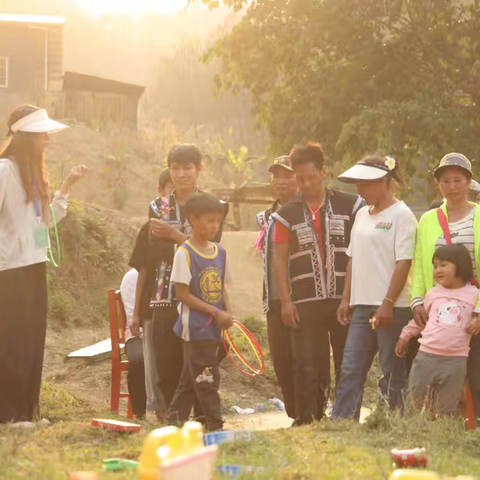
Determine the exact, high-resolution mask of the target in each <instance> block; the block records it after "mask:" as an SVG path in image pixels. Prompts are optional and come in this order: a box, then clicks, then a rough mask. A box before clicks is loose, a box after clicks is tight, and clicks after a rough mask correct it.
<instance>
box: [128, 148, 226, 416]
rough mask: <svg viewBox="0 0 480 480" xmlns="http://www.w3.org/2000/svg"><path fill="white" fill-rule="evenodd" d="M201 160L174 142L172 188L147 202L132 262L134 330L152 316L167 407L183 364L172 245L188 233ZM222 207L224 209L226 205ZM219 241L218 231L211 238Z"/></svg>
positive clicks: (170, 157) (194, 150)
mask: <svg viewBox="0 0 480 480" xmlns="http://www.w3.org/2000/svg"><path fill="white" fill-rule="evenodd" d="M201 161H202V156H201V153H200V151H199V150H198V148H197V147H195V146H194V145H187V144H184V145H177V146H175V147H173V148H172V149H171V150H170V152H169V154H168V167H169V171H170V176H171V179H172V183H173V185H174V187H175V189H174V190H173V192H172V193H171V194H170V195H169V196H168V197H163V198H160V197H159V198H157V199H156V200H154V201H153V202H151V203H150V210H149V217H150V220H149V222H147V223H146V224H145V225H143V227H142V228H141V230H140V233H139V235H138V237H137V242H136V245H135V248H134V251H133V254H132V257H131V260H130V265H131V266H132V267H133V268H136V269H137V270H138V271H139V279H138V283H137V296H136V305H135V312H134V316H133V330H132V332H133V333H134V335H136V334H137V331H138V329H139V328H140V326H141V322H142V321H143V320H144V319H147V318H152V319H153V343H154V346H155V355H156V365H157V374H158V384H159V387H160V391H161V393H162V396H163V399H164V401H165V405H166V406H167V408H168V406H169V405H170V403H171V401H172V399H173V396H174V394H175V390H176V389H177V386H178V382H179V379H180V375H181V372H182V367H183V351H182V344H181V340H180V339H179V338H178V337H177V336H176V335H175V334H174V332H173V327H174V325H175V322H176V320H177V318H178V312H177V305H176V301H175V296H174V292H173V285H172V284H171V282H170V276H171V272H172V266H173V259H174V255H175V248H176V245H181V244H182V243H184V242H185V241H186V240H187V239H188V238H189V236H190V234H191V226H190V224H189V222H188V220H187V219H186V217H185V213H184V206H185V204H186V202H187V201H188V199H189V198H190V197H191V196H192V195H193V194H194V193H195V192H197V191H198V186H197V181H198V177H199V175H200V171H201V167H202V163H201ZM224 209H225V212H227V207H226V206H225V205H224ZM220 239H221V229H220V231H219V232H218V234H217V237H216V239H215V240H216V241H220Z"/></svg>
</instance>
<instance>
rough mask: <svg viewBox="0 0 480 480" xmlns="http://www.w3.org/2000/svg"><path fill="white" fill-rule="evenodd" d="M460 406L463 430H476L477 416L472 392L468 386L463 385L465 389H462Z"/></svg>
mask: <svg viewBox="0 0 480 480" xmlns="http://www.w3.org/2000/svg"><path fill="white" fill-rule="evenodd" d="M462 405H463V418H464V420H465V428H466V429H467V430H475V428H477V416H476V415H475V407H474V405H473V396H472V391H471V390H470V387H469V386H468V384H467V385H465V388H464V389H463V395H462Z"/></svg>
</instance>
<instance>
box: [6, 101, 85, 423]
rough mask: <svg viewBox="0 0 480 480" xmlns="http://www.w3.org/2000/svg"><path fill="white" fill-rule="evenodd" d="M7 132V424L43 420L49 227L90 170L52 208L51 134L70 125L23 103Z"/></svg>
mask: <svg viewBox="0 0 480 480" xmlns="http://www.w3.org/2000/svg"><path fill="white" fill-rule="evenodd" d="M8 128H9V132H8V134H9V139H8V142H7V145H6V147H5V148H4V150H3V151H2V153H1V154H0V392H1V394H0V423H6V422H21V421H28V422H30V421H33V420H36V419H38V416H39V409H38V403H39V395H40V384H41V379H42V367H43V352H44V347H45V334H46V328H47V277H46V264H47V261H48V260H47V247H48V242H49V237H48V226H49V225H50V224H52V223H53V220H52V213H51V212H52V211H53V212H54V214H55V218H56V220H57V221H59V220H61V219H62V218H63V217H64V216H65V215H66V212H67V206H68V194H69V192H70V188H71V187H72V185H73V184H74V183H75V182H77V181H78V180H79V179H80V178H82V176H83V174H84V170H85V167H76V168H74V169H73V170H72V172H71V173H70V175H69V176H68V177H67V178H66V179H65V181H64V182H63V185H62V187H61V189H60V190H59V191H58V192H56V193H55V195H54V197H53V200H52V201H51V203H50V192H49V184H48V180H47V176H46V169H45V161H44V150H45V145H46V142H47V140H48V134H49V133H53V132H57V131H60V130H63V129H65V128H67V127H66V125H63V124H61V123H58V122H55V121H53V120H51V119H50V118H49V117H48V114H47V112H46V110H42V109H39V108H37V107H33V106H30V105H23V106H20V107H18V108H17V109H15V110H14V112H13V113H12V114H11V116H10V118H9V121H8ZM50 207H51V209H50Z"/></svg>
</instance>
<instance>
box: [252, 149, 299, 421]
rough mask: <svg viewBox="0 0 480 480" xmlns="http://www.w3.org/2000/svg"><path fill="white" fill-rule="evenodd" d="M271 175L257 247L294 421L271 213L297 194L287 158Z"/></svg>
mask: <svg viewBox="0 0 480 480" xmlns="http://www.w3.org/2000/svg"><path fill="white" fill-rule="evenodd" d="M268 171H269V172H270V173H271V174H272V187H273V195H274V198H276V200H275V202H274V203H273V205H272V206H271V207H270V208H269V209H268V210H265V211H263V212H261V213H259V214H258V215H257V216H256V219H257V222H258V226H259V229H260V233H259V236H258V240H257V242H256V244H255V247H256V248H257V249H258V250H261V251H262V252H263V265H264V277H263V306H264V311H265V313H266V315H267V327H268V344H269V347H270V353H271V355H272V360H273V367H274V368H275V373H276V375H277V379H278V383H279V384H280V387H281V389H282V394H283V401H284V402H285V410H286V412H287V415H288V416H289V417H290V418H292V419H295V398H294V394H293V391H294V390H293V370H292V352H291V348H290V336H289V330H288V327H286V326H285V325H284V324H283V322H282V310H281V304H280V297H279V295H278V289H277V286H276V282H275V275H274V271H273V231H274V222H273V218H272V213H275V212H277V211H278V210H279V209H280V208H281V207H282V205H285V204H287V203H288V202H289V201H290V200H291V199H292V198H293V196H294V195H295V193H296V191H297V183H296V180H295V174H294V173H293V170H292V167H291V166H290V160H289V158H288V156H286V155H285V156H282V157H278V158H276V159H275V161H274V162H273V165H272V166H271V167H270V168H269V169H268Z"/></svg>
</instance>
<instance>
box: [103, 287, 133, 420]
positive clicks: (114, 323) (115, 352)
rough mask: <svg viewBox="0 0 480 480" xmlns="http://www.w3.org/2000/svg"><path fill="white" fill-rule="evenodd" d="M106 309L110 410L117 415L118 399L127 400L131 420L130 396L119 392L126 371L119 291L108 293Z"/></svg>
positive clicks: (121, 305) (124, 324)
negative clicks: (110, 371)
mask: <svg viewBox="0 0 480 480" xmlns="http://www.w3.org/2000/svg"><path fill="white" fill-rule="evenodd" d="M108 309H109V313H110V338H111V339H112V390H111V400H110V409H111V410H112V411H113V412H115V413H118V410H119V408H120V399H121V398H126V399H128V410H127V418H133V411H132V403H131V402H130V395H129V394H128V393H125V392H121V391H120V383H121V380H122V372H126V371H127V370H128V363H129V362H128V360H122V351H121V350H122V348H123V346H124V345H125V326H126V323H127V321H126V316H125V309H124V308H123V302H122V297H121V296H120V291H118V290H117V291H116V290H109V291H108Z"/></svg>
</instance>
